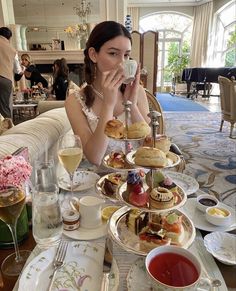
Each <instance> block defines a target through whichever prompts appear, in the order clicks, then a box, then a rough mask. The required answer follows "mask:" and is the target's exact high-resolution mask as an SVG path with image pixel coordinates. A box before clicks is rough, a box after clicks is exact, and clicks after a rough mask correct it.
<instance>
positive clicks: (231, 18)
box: [212, 0, 236, 67]
mask: <svg viewBox="0 0 236 291" xmlns="http://www.w3.org/2000/svg"><path fill="white" fill-rule="evenodd" d="M235 11H236V2H235V0H233V1H230V2H229V3H227V4H226V5H224V6H223V7H222V8H221V9H219V10H218V11H217V12H216V15H215V25H214V30H213V35H214V41H213V58H212V60H213V62H212V63H213V65H214V66H227V67H232V66H236V18H235Z"/></svg>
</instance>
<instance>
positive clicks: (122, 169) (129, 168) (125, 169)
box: [102, 155, 141, 172]
mask: <svg viewBox="0 0 236 291" xmlns="http://www.w3.org/2000/svg"><path fill="white" fill-rule="evenodd" d="M109 158H110V155H106V156H105V157H104V158H103V161H102V163H103V166H104V167H106V168H107V169H110V170H112V171H113V172H118V171H119V172H121V171H122V172H123V171H128V170H131V169H132V168H133V167H132V166H131V165H129V164H128V163H126V165H125V167H124V168H121V169H120V168H113V167H111V166H109V165H108V161H109ZM139 168H141V167H139Z"/></svg>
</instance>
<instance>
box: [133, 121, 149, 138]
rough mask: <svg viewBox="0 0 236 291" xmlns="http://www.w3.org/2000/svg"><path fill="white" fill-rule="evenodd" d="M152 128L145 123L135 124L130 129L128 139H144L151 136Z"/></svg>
mask: <svg viewBox="0 0 236 291" xmlns="http://www.w3.org/2000/svg"><path fill="white" fill-rule="evenodd" d="M150 131H151V129H150V127H149V125H148V124H147V123H146V122H145V121H141V122H135V123H133V124H131V125H130V126H129V127H128V132H127V137H128V138H142V137H145V136H147V135H148V134H150Z"/></svg>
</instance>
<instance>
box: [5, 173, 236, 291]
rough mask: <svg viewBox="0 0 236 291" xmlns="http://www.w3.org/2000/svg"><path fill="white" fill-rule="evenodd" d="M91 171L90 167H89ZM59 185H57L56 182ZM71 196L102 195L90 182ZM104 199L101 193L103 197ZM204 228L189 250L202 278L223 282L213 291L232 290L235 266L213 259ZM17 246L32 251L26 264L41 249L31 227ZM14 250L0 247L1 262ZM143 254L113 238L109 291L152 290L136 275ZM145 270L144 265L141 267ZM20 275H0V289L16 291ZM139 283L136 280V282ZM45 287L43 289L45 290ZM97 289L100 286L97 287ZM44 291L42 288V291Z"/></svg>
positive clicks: (100, 240) (235, 287)
mask: <svg viewBox="0 0 236 291" xmlns="http://www.w3.org/2000/svg"><path fill="white" fill-rule="evenodd" d="M89 170H90V171H91V169H89ZM59 186H60V185H59ZM66 193H67V191H66V190H65V189H64V190H61V191H60V199H62V200H63V199H64V197H65V195H66ZM203 193H204V192H203V191H201V190H199V189H198V190H197V191H196V192H195V193H193V194H192V195H191V197H196V196H198V195H200V194H203ZM74 195H75V196H76V197H77V198H79V199H80V198H81V197H82V196H84V195H92V196H97V197H100V198H101V194H99V193H98V191H96V189H95V183H94V184H93V185H90V187H89V189H84V190H82V191H76V192H75V193H74ZM103 198H104V196H103ZM114 204H116V205H120V206H122V202H120V201H118V202H117V203H114V202H111V201H110V200H109V199H105V206H107V205H114ZM108 228H109V222H108V224H107V229H108ZM207 233H208V232H206V231H200V230H196V237H195V239H194V241H193V243H192V245H191V246H190V247H189V250H190V251H191V252H192V253H193V254H195V255H196V256H197V257H198V258H199V260H200V262H201V264H202V266H203V277H205V278H212V279H214V278H217V279H220V280H221V282H222V284H221V286H220V287H216V288H215V289H214V290H215V291H227V290H229V291H233V290H236V276H235V274H236V266H229V265H225V264H223V263H221V262H219V261H218V260H216V259H215V258H214V257H213V256H212V255H211V254H210V253H209V252H208V251H207V250H206V248H205V246H204V241H203V237H204V236H205V235H206V234H207ZM231 233H234V234H235V230H233V231H231ZM108 235H109V236H110V233H109V231H108V233H107V231H105V233H104V235H103V236H101V237H99V238H95V239H92V240H91V239H89V242H94V243H97V244H101V245H105V240H106V237H107V236H108ZM63 239H65V240H68V241H74V240H75V239H74V238H73V235H70V236H69V237H68V235H66V234H65V233H63ZM78 240H79V241H86V239H80V238H78ZM20 249H28V250H31V254H30V256H29V258H28V261H27V262H26V266H27V264H30V262H31V261H32V260H33V259H34V258H35V257H36V256H38V255H39V254H40V253H41V252H42V251H44V250H42V249H40V248H39V246H38V245H37V244H36V243H35V241H34V238H33V235H32V230H31V229H30V231H29V235H28V238H27V239H25V240H24V242H23V243H22V244H21V245H20ZM11 252H13V249H1V250H0V263H2V261H3V259H4V258H5V257H6V256H7V255H8V254H9V253H11ZM144 260H145V257H144V256H140V255H138V254H135V253H134V252H129V251H127V249H125V248H124V247H122V246H121V245H120V244H119V243H117V242H116V241H115V240H114V239H113V264H114V263H115V265H116V268H115V269H114V272H115V274H114V276H115V281H114V282H113V286H112V288H110V289H109V290H110V291H126V290H127V291H134V290H135V291H142V290H143V291H148V290H152V288H151V285H150V284H149V283H148V279H147V280H142V279H140V278H139V275H137V274H138V272H137V268H136V267H137V265H140V264H141V265H143V264H144ZM143 269H144V268H143ZM143 276H144V277H145V276H146V275H145V274H144V273H143V274H140V277H141V278H143ZM19 280H20V277H19V278H13V279H11V280H9V279H6V278H3V276H2V275H1V278H0V290H4V291H10V290H13V291H17V290H18V286H19ZM137 282H138V283H137ZM45 290H46V289H45ZM98 290H99V288H98ZM199 290H202V291H203V290H206V289H199ZM41 291H43V290H41ZM89 291H95V290H89Z"/></svg>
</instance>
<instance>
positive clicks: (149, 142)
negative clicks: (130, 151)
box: [143, 135, 171, 154]
mask: <svg viewBox="0 0 236 291" xmlns="http://www.w3.org/2000/svg"><path fill="white" fill-rule="evenodd" d="M143 146H145V147H153V138H152V137H151V136H147V137H146V138H145V140H144V142H143ZM170 146H171V142H170V140H169V138H168V137H167V136H166V135H159V136H156V139H155V148H157V149H159V150H161V151H163V152H164V153H165V154H167V153H168V152H169V151H170Z"/></svg>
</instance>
